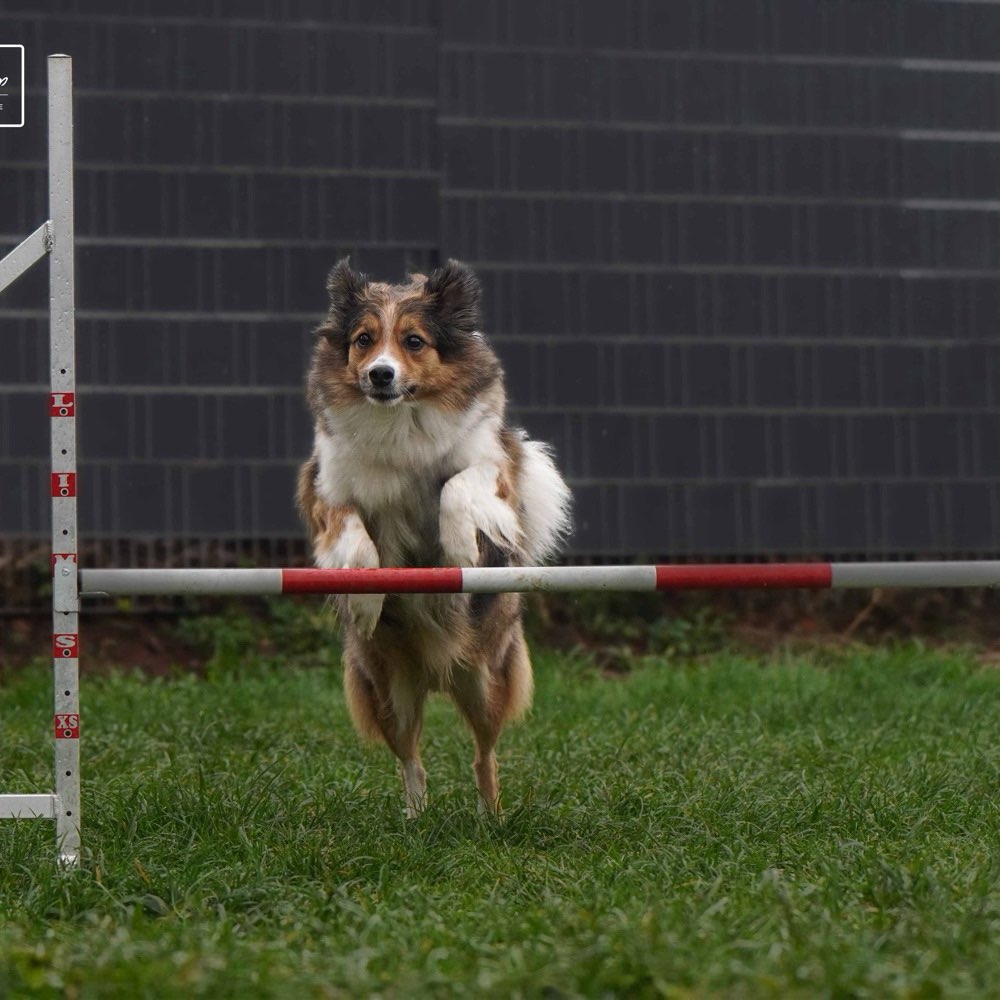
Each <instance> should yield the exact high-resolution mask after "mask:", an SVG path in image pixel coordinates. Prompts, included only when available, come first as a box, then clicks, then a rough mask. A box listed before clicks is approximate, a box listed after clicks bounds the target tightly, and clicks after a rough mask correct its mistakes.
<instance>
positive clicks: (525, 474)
mask: <svg viewBox="0 0 1000 1000" xmlns="http://www.w3.org/2000/svg"><path fill="white" fill-rule="evenodd" d="M521 449H522V451H521V463H520V468H519V469H518V482H517V489H518V496H519V500H520V511H519V514H520V520H521V528H522V530H523V532H524V555H525V559H526V562H527V564H528V565H538V564H540V563H543V562H545V561H546V560H547V559H550V558H551V557H552V556H553V555H555V553H556V551H557V549H558V548H559V546H560V545H561V544H562V542H563V540H564V539H565V538H566V536H567V535H568V534H569V532H570V530H571V528H572V526H573V520H572V517H571V514H570V510H571V507H572V499H573V498H572V494H571V493H570V491H569V487H568V486H567V485H566V484H565V483H564V482H563V479H562V476H560V475H559V472H558V470H557V469H556V466H555V463H554V462H553V461H552V455H551V453H550V451H549V449H548V448H547V447H546V446H545V445H544V444H542V443H541V442H539V441H531V440H529V439H527V438H525V439H523V440H522V441H521Z"/></svg>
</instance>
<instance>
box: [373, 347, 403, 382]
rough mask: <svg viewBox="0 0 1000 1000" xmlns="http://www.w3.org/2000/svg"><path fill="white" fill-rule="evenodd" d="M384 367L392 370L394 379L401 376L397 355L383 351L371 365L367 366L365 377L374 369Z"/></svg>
mask: <svg viewBox="0 0 1000 1000" xmlns="http://www.w3.org/2000/svg"><path fill="white" fill-rule="evenodd" d="M379 365H382V366H383V367H385V368H391V369H392V377H393V378H395V377H396V376H397V375H398V374H399V363H398V362H397V360H396V357H395V355H393V354H390V353H389V352H388V351H383V352H382V353H381V354H380V355H379V356H378V357H377V358H376V359H375V360H374V361H373V362H371V364H369V365H366V366H365V375H368V374H369V373H370V372H371V370H372V369H373V368H376V367H378V366H379Z"/></svg>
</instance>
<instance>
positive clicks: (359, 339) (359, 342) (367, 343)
mask: <svg viewBox="0 0 1000 1000" xmlns="http://www.w3.org/2000/svg"><path fill="white" fill-rule="evenodd" d="M373 343H374V341H373V340H372V338H371V336H370V335H369V334H367V333H359V334H358V335H357V336H356V337H355V338H354V346H355V347H371V346H372V344H373Z"/></svg>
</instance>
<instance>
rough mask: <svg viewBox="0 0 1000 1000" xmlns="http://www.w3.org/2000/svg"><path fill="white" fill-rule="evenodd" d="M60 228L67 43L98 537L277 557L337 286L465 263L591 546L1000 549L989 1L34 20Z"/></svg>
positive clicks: (208, 8)
mask: <svg viewBox="0 0 1000 1000" xmlns="http://www.w3.org/2000/svg"><path fill="white" fill-rule="evenodd" d="M7 10H8V16H7V17H6V19H5V23H4V25H3V32H4V37H3V38H2V39H0V40H2V41H19V42H23V43H24V44H25V46H26V55H27V61H28V72H29V78H28V86H29V101H28V109H27V121H28V124H27V126H26V127H25V128H24V129H21V130H18V131H16V132H15V131H14V130H4V132H6V133H7V134H6V135H3V136H0V140H2V142H3V144H4V145H3V146H2V147H0V159H2V174H3V183H2V184H0V235H2V237H3V240H4V242H5V243H6V244H7V245H12V244H13V243H14V242H16V241H17V240H18V239H20V238H21V237H23V236H24V235H26V234H27V233H28V232H30V231H31V230H32V229H34V228H35V227H36V226H37V225H38V223H39V222H40V221H41V220H42V219H43V218H44V215H45V211H46V207H45V181H44V170H43V167H44V155H45V150H44V133H45V126H44V122H45V115H44V56H45V54H46V53H47V52H53V51H67V52H69V53H71V54H72V55H73V56H74V57H75V62H74V68H75V75H76V84H77V151H78V175H77V232H78V237H79V256H78V291H79V310H80V311H79V323H78V330H79V355H80V389H81V397H82V398H81V402H80V407H79V409H80V414H81V421H80V424H81V428H80V429H81V453H82V459H83V463H82V468H81V472H82V477H81V483H82V490H83V492H82V497H81V524H82V529H83V532H84V533H85V535H87V536H90V537H105V538H115V537H122V536H127V537H152V538H156V537H168V538H173V537H185V538H198V537H211V538H221V539H229V538H231V539H236V538H247V537H249V538H281V537H293V536H297V535H298V534H299V528H298V525H297V523H296V521H295V517H294V512H293V509H292V504H291V493H292V488H293V477H294V470H295V465H296V463H297V462H298V461H299V460H300V458H301V457H302V456H303V455H304V454H305V452H306V451H307V450H308V447H309V426H308V420H307V418H306V413H305V408H304V405H303V403H302V390H301V383H302V375H303V371H304V368H305V364H306V359H307V354H308V346H309V333H308V331H309V329H310V328H311V326H312V325H314V324H315V322H316V320H317V319H318V318H319V317H320V315H321V314H322V312H323V309H324V292H323V277H324V275H325V273H326V271H327V269H328V268H329V266H330V265H331V263H332V262H333V261H335V260H336V259H337V258H338V257H339V256H341V255H343V254H344V253H348V252H350V253H352V254H353V256H354V258H355V260H356V261H357V262H358V263H359V264H360V265H361V266H363V267H364V268H365V269H366V270H368V271H371V272H374V273H377V274H380V275H383V276H386V277H393V276H399V275H401V274H402V273H403V271H404V270H405V269H406V268H426V267H428V266H433V264H434V263H435V262H436V261H438V260H440V259H443V258H444V257H447V256H456V257H460V258H462V259H465V260H467V261H469V262H470V263H472V264H473V265H474V266H475V267H476V268H477V270H478V271H479V273H480V275H481V278H482V280H483V284H484V288H485V292H486V313H487V317H486V324H485V325H486V329H487V330H488V332H489V333H491V335H492V337H493V339H494V341H495V343H496V345H497V347H498V350H499V352H500V353H501V355H502V357H503V359H504V361H505V364H506V366H507V368H508V374H509V381H510V389H511V396H512V402H513V408H514V415H515V418H516V419H517V420H518V421H520V422H522V423H523V424H524V425H525V426H526V427H528V429H529V430H530V431H532V433H534V434H537V435H538V436H540V437H544V438H547V439H549V440H551V441H552V442H553V443H554V444H555V445H556V448H557V451H558V454H559V458H560V463H561V465H562V466H563V468H565V469H566V471H567V472H568V474H569V477H570V479H571V481H572V484H573V487H574V491H575V493H576V497H577V520H578V531H577V534H576V537H575V540H574V548H575V551H576V553H577V554H580V555H603V556H618V557H621V556H636V555H650V556H682V557H683V556H690V557H720V556H744V557H752V556H797V555H804V554H825V555H831V556H838V555H850V556H857V555H871V556H884V555H905V554H931V553H934V554H952V555H965V554H996V553H997V552H998V551H1000V544H998V539H1000V475H998V468H1000V463H998V460H997V459H996V457H995V453H996V445H995V442H996V441H997V439H998V431H1000V427H998V426H997V425H998V414H1000V405H998V404H1000V340H998V338H997V336H996V334H995V327H996V323H997V317H998V314H1000V281H998V280H997V276H996V273H995V269H996V265H997V264H998V263H1000V210H998V205H1000V143H998V142H997V138H996V137H997V134H1000V72H998V71H997V69H996V65H995V56H996V52H997V51H998V50H1000V6H997V5H992V4H985V3H977V2H968V3H965V2H956V0H940V2H933V0H928V2H917V0H891V2H890V0H714V2H711V0H623V2H621V3H619V4H615V5H608V4H607V3H604V2H598V0H586V2H571V0H558V2H557V0H477V2H476V3H468V2H463V0H410V2H405V0H397V2H383V3H374V2H367V0H366V2H362V0H341V2H328V0H323V2H320V0H312V2H309V0H258V2H255V3H237V2H236V0H214V2H197V3H196V2H193V0H192V2H187V3H169V4H168V3H166V2H165V0H133V2H131V3H128V2H125V0H122V2H115V3H112V2H110V0H108V2H105V3H103V4H95V3H92V2H87V3H84V2H83V0H78V2H76V3H72V2H66V3H62V4H59V3H55V2H52V3H48V4H40V3H37V2H35V3H28V2H26V0H11V2H10V3H8V4H7ZM45 296H46V276H45V272H44V268H39V270H38V272H37V273H35V274H32V275H29V276H26V277H25V278H23V279H21V281H20V282H19V283H18V285H16V286H14V287H12V288H11V289H9V290H8V291H7V293H5V295H4V296H3V298H2V299H0V318H2V330H3V333H2V339H3V345H2V354H0V357H2V363H0V384H2V391H0V535H7V536H12V535H14V536H16V535H37V534H44V532H45V530H46V523H47V510H46V502H45V498H44V497H43V495H42V494H43V492H44V485H45V478H44V473H45V469H46V462H47V459H46V447H47V443H46V442H47V427H46V425H45V412H46V411H45V396H44V382H45V381H46V373H45V364H46V362H45V353H46V350H45V336H46V333H45V320H44V316H45Z"/></svg>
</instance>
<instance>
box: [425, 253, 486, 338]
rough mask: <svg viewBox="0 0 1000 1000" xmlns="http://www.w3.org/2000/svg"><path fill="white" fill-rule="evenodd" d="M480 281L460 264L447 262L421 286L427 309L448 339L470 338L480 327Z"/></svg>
mask: <svg viewBox="0 0 1000 1000" xmlns="http://www.w3.org/2000/svg"><path fill="white" fill-rule="evenodd" d="M480 294H481V292H480V288H479V279H478V278H477V277H476V276H475V274H474V273H473V271H472V269H471V268H469V267H466V266H465V264H463V263H462V262H461V261H457V260H449V261H448V262H447V263H446V264H445V265H444V266H443V267H439V268H438V269H437V270H436V271H434V272H432V274H431V276H430V277H429V278H428V279H427V281H426V283H425V284H424V295H426V296H427V299H428V309H429V311H430V313H431V315H432V316H433V317H434V319H435V320H436V321H437V324H438V326H439V328H440V329H441V331H442V333H443V334H444V335H445V336H446V337H447V336H448V335H449V334H451V335H452V336H455V335H456V334H457V335H463V334H464V335H466V336H471V335H472V334H473V333H475V332H476V330H477V329H478V328H479V299H480Z"/></svg>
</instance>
